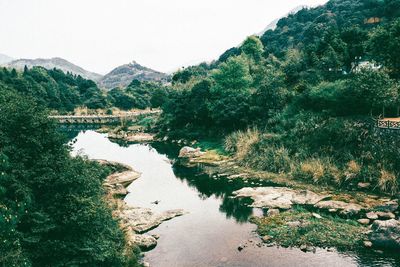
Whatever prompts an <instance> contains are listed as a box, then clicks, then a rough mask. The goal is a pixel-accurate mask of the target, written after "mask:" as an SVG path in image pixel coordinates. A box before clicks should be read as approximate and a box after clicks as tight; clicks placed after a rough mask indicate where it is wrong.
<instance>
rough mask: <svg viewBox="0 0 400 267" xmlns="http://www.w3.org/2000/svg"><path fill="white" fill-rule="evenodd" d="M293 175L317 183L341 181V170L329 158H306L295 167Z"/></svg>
mask: <svg viewBox="0 0 400 267" xmlns="http://www.w3.org/2000/svg"><path fill="white" fill-rule="evenodd" d="M293 175H294V177H295V178H299V179H303V180H308V181H312V182H313V183H317V184H340V183H341V181H342V175H341V172H340V170H339V168H337V166H335V165H334V164H333V163H332V160H331V159H316V158H312V159H308V160H306V161H305V162H302V163H300V165H299V166H298V167H297V168H295V170H294V172H293Z"/></svg>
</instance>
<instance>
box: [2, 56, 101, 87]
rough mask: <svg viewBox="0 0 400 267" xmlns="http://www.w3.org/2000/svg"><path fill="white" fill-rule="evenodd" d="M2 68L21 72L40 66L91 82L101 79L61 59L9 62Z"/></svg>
mask: <svg viewBox="0 0 400 267" xmlns="http://www.w3.org/2000/svg"><path fill="white" fill-rule="evenodd" d="M3 65H4V66H6V67H8V68H15V69H19V70H22V69H23V68H24V67H25V66H27V67H28V68H32V67H34V66H41V67H44V68H46V69H54V68H57V69H60V70H62V71H63V72H70V73H73V74H76V75H80V76H82V77H83V78H85V79H89V80H93V81H96V82H97V81H99V80H100V79H101V78H102V75H100V74H97V73H94V72H90V71H87V70H85V69H83V68H81V67H79V66H77V65H75V64H73V63H71V62H69V61H67V60H65V59H62V58H58V57H55V58H50V59H42V58H38V59H17V60H14V61H11V62H8V63H6V64H3Z"/></svg>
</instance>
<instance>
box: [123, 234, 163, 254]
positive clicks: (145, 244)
mask: <svg viewBox="0 0 400 267" xmlns="http://www.w3.org/2000/svg"><path fill="white" fill-rule="evenodd" d="M129 241H130V242H132V243H134V244H135V245H137V246H138V247H139V248H141V249H143V250H149V249H152V248H154V247H155V246H157V240H156V239H155V238H154V237H152V236H151V235H146V234H143V235H138V234H133V235H131V237H130V240H129Z"/></svg>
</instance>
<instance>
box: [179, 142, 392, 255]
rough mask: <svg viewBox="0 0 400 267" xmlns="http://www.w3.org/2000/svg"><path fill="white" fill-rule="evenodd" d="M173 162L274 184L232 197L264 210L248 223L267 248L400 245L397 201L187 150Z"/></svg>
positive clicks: (246, 189) (212, 173) (226, 176)
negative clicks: (315, 182)
mask: <svg viewBox="0 0 400 267" xmlns="http://www.w3.org/2000/svg"><path fill="white" fill-rule="evenodd" d="M178 164H181V165H184V166H187V167H194V166H196V167H201V169H202V171H203V172H205V173H207V174H208V175H210V176H212V177H215V178H222V179H228V180H232V179H243V180H244V182H245V183H246V184H248V185H252V184H255V183H254V182H253V181H255V180H263V181H270V182H271V183H273V184H274V185H275V186H271V187H244V188H242V189H240V190H237V191H235V192H233V194H232V197H235V198H250V199H252V201H253V202H252V204H251V206H252V207H257V208H261V209H263V210H264V214H265V215H264V216H262V217H258V218H254V219H253V220H252V221H253V222H254V223H256V224H257V225H258V232H259V234H260V235H261V237H262V240H263V241H264V242H265V243H267V244H270V245H282V246H295V247H300V248H301V249H302V250H304V251H313V248H314V247H336V248H343V249H357V247H359V248H361V247H367V248H373V249H379V250H380V249H399V247H400V246H399V244H400V221H399V212H400V210H399V203H398V199H397V198H391V197H389V196H378V195H374V194H372V193H370V192H367V191H365V190H364V191H358V192H349V191H338V190H335V189H334V188H330V187H322V186H317V185H311V184H307V183H302V182H301V181H295V180H291V179H289V178H287V177H284V176H282V175H273V174H271V173H266V172H259V171H254V170H251V169H246V168H243V167H240V166H239V164H238V163H237V162H236V161H235V159H233V158H230V157H227V156H221V155H217V154H216V153H213V152H210V151H206V152H203V151H200V149H195V148H191V147H184V148H182V149H181V151H180V154H179V161H178ZM360 190H362V189H360Z"/></svg>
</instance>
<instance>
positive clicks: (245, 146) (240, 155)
mask: <svg viewBox="0 0 400 267" xmlns="http://www.w3.org/2000/svg"><path fill="white" fill-rule="evenodd" d="M259 140H260V132H259V131H258V129H256V128H255V129H247V130H246V131H236V132H233V133H231V134H230V135H228V137H226V138H225V150H226V151H228V152H230V153H234V154H235V156H236V158H237V159H239V160H242V159H244V158H245V157H246V156H247V154H248V153H249V151H250V148H251V146H252V145H253V144H255V143H257V142H258V141H259Z"/></svg>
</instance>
